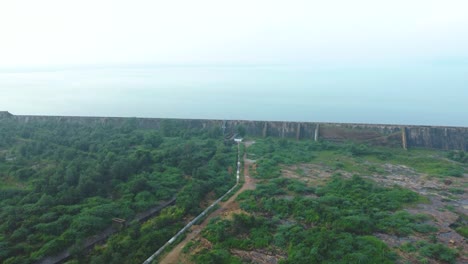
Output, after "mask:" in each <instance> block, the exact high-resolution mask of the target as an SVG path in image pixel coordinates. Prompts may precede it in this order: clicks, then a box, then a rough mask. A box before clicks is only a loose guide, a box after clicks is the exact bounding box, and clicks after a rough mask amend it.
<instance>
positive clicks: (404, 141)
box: [401, 127, 408, 150]
mask: <svg viewBox="0 0 468 264" xmlns="http://www.w3.org/2000/svg"><path fill="white" fill-rule="evenodd" d="M407 140H408V139H407V135H406V127H402V128H401V143H402V146H403V149H404V150H408V141H407Z"/></svg>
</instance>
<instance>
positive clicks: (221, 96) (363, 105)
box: [0, 65, 468, 126]
mask: <svg viewBox="0 0 468 264" xmlns="http://www.w3.org/2000/svg"><path fill="white" fill-rule="evenodd" d="M0 110H8V111H10V112H12V113H13V114H34V115H80V116H135V117H173V118H210V119H248V120H284V121H320V122H358V123H390V124H418V125H421V124H422V125H448V126H468V67H467V66H460V65H455V66H453V65H438V66H427V65H425V66H421V67H408V68H405V67H388V68H379V69H371V68H351V69H349V68H348V69H347V68H340V69H338V68H314V67H289V66H288V67H286V66H238V67H227V66H224V67H208V66H197V67H195V66H192V67H132V68H129V67H127V68H125V67H120V68H118V67H114V68H89V69H86V68H79V69H78V68H77V69H61V70H49V71H32V70H31V71H24V70H23V71H11V70H10V71H0Z"/></svg>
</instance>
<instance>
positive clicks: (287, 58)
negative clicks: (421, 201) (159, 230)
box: [0, 0, 468, 126]
mask: <svg viewBox="0 0 468 264" xmlns="http://www.w3.org/2000/svg"><path fill="white" fill-rule="evenodd" d="M467 13H468V1H467V0H392V1H376V0H353V1H349V0H342V1H339V0H320V1H315V0H304V1H299V0H285V1H279V0H235V1H224V0H212V1H211V0H197V1H193V0H186V1H181V0H170V1H156V0H152V1H149V0H79V1H71V0H41V1H37V0H29V1H28V0H0V110H9V111H11V112H13V113H15V114H47V115H95V116H96V115H97V116H103V115H105V116H145V117H181V118H183V117H189V118H219V119H224V118H231V119H265V120H303V121H331V122H371V123H397V124H402V123H403V124H438V125H461V126H468V120H467V119H466V116H468V115H467V113H468V107H467V106H466V105H467V102H468V15H467ZM169 66H170V67H169ZM187 66H191V67H187Z"/></svg>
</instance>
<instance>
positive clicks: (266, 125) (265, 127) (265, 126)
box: [262, 122, 268, 138]
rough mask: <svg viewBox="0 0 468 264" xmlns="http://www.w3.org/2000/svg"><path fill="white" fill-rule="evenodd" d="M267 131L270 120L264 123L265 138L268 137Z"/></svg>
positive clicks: (263, 134) (263, 132)
mask: <svg viewBox="0 0 468 264" xmlns="http://www.w3.org/2000/svg"><path fill="white" fill-rule="evenodd" d="M267 131H268V122H265V124H264V125H263V131H262V136H263V137H264V138H266V137H267Z"/></svg>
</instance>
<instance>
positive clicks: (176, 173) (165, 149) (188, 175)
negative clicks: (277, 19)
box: [0, 119, 237, 264]
mask: <svg viewBox="0 0 468 264" xmlns="http://www.w3.org/2000/svg"><path fill="white" fill-rule="evenodd" d="M0 122H1V123H0V197H1V199H0V219H1V221H0V262H1V263H5V264H6V263H32V262H35V261H38V260H40V259H42V258H44V257H46V256H53V255H55V254H57V253H59V252H61V251H63V250H66V249H68V248H71V253H72V255H73V257H74V258H75V259H76V260H72V261H71V262H75V261H77V262H80V263H84V262H91V263H137V262H142V261H144V259H146V257H148V256H149V255H151V254H152V253H153V252H154V251H155V250H156V249H157V248H158V246H159V245H162V244H164V243H165V242H166V241H167V239H169V238H170V237H171V236H172V235H173V234H174V231H176V230H177V229H178V228H179V227H180V226H181V225H183V223H184V221H185V218H186V217H188V216H189V215H193V214H195V213H198V212H200V210H202V209H203V208H201V207H202V206H203V201H204V200H206V199H208V198H211V197H209V196H210V195H211V196H213V197H217V196H218V195H220V194H222V193H224V192H225V191H226V190H228V189H229V188H230V187H232V185H233V184H234V180H235V178H234V176H233V174H232V172H230V171H228V168H229V167H232V166H235V163H236V153H237V148H236V147H235V146H232V145H230V144H224V141H223V138H222V135H221V130H220V129H217V128H214V129H211V130H204V131H202V130H191V129H186V128H184V127H181V126H179V124H178V123H177V122H175V121H174V122H172V121H167V122H165V123H163V126H162V128H161V130H159V131H155V130H143V129H138V128H137V125H136V121H135V120H133V119H129V120H128V121H127V122H126V123H124V124H121V125H105V124H78V123H66V122H52V121H51V122H29V123H18V122H15V121H14V120H10V119H4V120H1V121H0ZM173 197H176V198H177V201H176V204H175V206H173V207H170V208H167V209H165V210H163V211H162V212H161V213H160V214H159V215H158V216H157V217H156V218H153V219H151V220H150V221H148V222H145V223H144V224H140V223H139V222H138V221H136V220H133V219H136V218H135V217H136V215H137V214H138V213H144V212H146V211H148V210H149V209H151V208H154V207H156V206H158V205H159V204H161V203H162V202H164V201H168V200H170V199H172V198H173ZM112 218H122V219H125V220H127V224H128V228H126V229H124V230H123V231H122V232H121V233H119V235H118V236H114V237H111V238H110V240H109V241H108V242H107V243H106V245H105V246H97V247H96V249H95V250H93V251H92V252H91V254H90V255H87V254H84V252H83V251H82V245H83V244H84V243H85V242H86V240H87V238H89V237H90V236H93V235H96V234H100V233H101V232H102V231H104V230H105V229H106V228H108V227H110V226H111V225H112ZM132 220H133V221H132Z"/></svg>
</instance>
